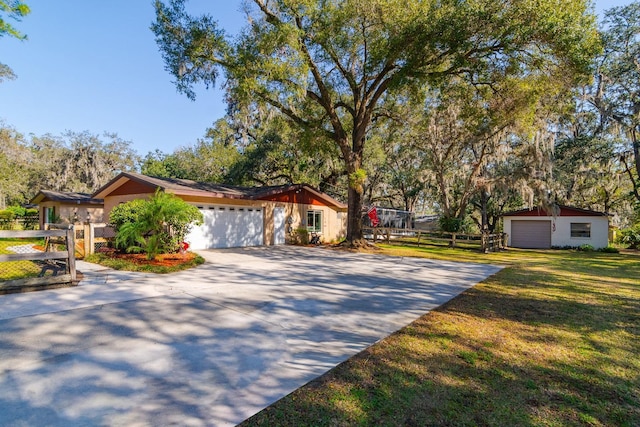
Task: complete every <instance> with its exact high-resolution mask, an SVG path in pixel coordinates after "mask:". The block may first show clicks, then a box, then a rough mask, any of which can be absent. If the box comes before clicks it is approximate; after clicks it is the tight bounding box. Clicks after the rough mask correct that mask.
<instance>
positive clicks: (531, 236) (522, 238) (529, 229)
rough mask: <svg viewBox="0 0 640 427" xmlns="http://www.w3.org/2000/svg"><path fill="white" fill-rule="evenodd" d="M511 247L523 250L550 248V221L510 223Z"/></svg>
mask: <svg viewBox="0 0 640 427" xmlns="http://www.w3.org/2000/svg"><path fill="white" fill-rule="evenodd" d="M511 246H512V247H514V248H525V249H549V248H551V221H525V220H518V221H511Z"/></svg>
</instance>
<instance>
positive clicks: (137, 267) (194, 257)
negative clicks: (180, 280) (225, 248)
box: [85, 251, 204, 273]
mask: <svg viewBox="0 0 640 427" xmlns="http://www.w3.org/2000/svg"><path fill="white" fill-rule="evenodd" d="M85 261H87V262H91V263H95V264H100V265H104V266H105V267H109V268H113V269H115V270H127V271H143V272H149V273H172V272H175V271H181V270H186V269H188V268H192V267H195V266H196V265H200V264H202V263H203V262H204V258H202V257H201V256H200V255H198V254H196V253H193V252H186V253H184V254H181V253H174V254H159V255H157V256H156V257H155V258H153V259H147V256H146V254H129V253H118V252H115V251H107V252H101V253H96V254H92V255H89V256H87V257H86V258H85Z"/></svg>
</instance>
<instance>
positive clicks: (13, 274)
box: [0, 238, 44, 280]
mask: <svg viewBox="0 0 640 427" xmlns="http://www.w3.org/2000/svg"><path fill="white" fill-rule="evenodd" d="M28 244H32V245H41V246H43V245H44V241H43V240H42V239H4V238H3V239H0V255H7V254H13V253H15V252H13V251H10V250H8V249H7V248H8V247H10V246H19V245H28ZM41 270H42V268H41V267H40V266H38V265H37V264H36V263H34V262H31V261H10V262H1V263H0V280H13V279H25V278H28V277H36V276H37V275H38V274H39V273H40V271H41Z"/></svg>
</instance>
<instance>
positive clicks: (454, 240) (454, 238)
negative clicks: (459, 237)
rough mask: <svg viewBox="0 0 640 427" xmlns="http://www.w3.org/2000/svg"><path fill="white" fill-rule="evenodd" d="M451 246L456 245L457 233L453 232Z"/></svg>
mask: <svg viewBox="0 0 640 427" xmlns="http://www.w3.org/2000/svg"><path fill="white" fill-rule="evenodd" d="M451 247H452V248H455V247H456V233H451Z"/></svg>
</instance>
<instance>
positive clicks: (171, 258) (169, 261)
mask: <svg viewBox="0 0 640 427" xmlns="http://www.w3.org/2000/svg"><path fill="white" fill-rule="evenodd" d="M109 257H110V258H116V259H124V260H127V261H129V262H132V263H134V264H138V265H157V266H162V267H174V266H177V265H181V264H184V263H187V262H189V261H191V260H193V259H194V258H195V257H196V254H194V253H193V252H187V253H185V254H179V253H178V254H160V255H158V256H157V257H156V258H155V259H152V260H148V259H147V256H146V255H145V254H126V253H125V254H123V253H116V252H112V253H110V254H109Z"/></svg>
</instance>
